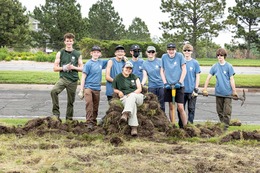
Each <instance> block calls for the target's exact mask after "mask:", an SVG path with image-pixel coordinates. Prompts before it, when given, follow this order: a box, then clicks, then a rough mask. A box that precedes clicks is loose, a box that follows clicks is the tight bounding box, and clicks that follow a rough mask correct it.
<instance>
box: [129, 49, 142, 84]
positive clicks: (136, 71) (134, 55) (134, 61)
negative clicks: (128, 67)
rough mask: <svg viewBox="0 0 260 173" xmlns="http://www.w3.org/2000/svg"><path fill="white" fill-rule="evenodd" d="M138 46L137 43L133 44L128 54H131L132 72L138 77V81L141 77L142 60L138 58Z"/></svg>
mask: <svg viewBox="0 0 260 173" xmlns="http://www.w3.org/2000/svg"><path fill="white" fill-rule="evenodd" d="M140 51H141V49H140V46H139V45H137V44H134V45H132V46H131V48H130V54H131V55H132V59H131V60H130V62H131V63H132V64H133V66H134V67H133V74H135V75H136V76H138V77H139V79H140V81H142V79H143V69H142V66H143V62H144V60H142V59H140V58H139V55H140Z"/></svg>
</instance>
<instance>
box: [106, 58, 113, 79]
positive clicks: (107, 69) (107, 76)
mask: <svg viewBox="0 0 260 173" xmlns="http://www.w3.org/2000/svg"><path fill="white" fill-rule="evenodd" d="M112 65H113V62H112V60H109V61H108V62H107V68H106V80H107V81H108V82H113V78H112V77H111V76H110V71H111V68H112Z"/></svg>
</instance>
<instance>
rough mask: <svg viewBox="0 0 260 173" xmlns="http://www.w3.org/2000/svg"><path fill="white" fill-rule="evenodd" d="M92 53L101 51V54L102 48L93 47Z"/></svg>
mask: <svg viewBox="0 0 260 173" xmlns="http://www.w3.org/2000/svg"><path fill="white" fill-rule="evenodd" d="M91 51H100V52H101V48H100V47H99V46H93V47H92V49H91Z"/></svg>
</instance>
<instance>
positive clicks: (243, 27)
mask: <svg viewBox="0 0 260 173" xmlns="http://www.w3.org/2000/svg"><path fill="white" fill-rule="evenodd" d="M228 11H229V16H228V17H227V20H226V21H225V24H228V25H231V26H233V27H232V28H230V30H231V31H232V32H233V33H235V36H234V38H242V39H244V40H245V43H246V49H247V53H246V57H247V58H249V55H250V49H251V47H252V44H255V45H256V46H257V48H258V50H259V51H260V25H259V22H260V1H259V0H236V6H234V7H230V8H228Z"/></svg>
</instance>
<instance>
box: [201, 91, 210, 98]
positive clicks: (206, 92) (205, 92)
mask: <svg viewBox="0 0 260 173" xmlns="http://www.w3.org/2000/svg"><path fill="white" fill-rule="evenodd" d="M202 95H203V96H206V97H208V96H209V93H208V91H207V90H205V89H204V90H203V91H202Z"/></svg>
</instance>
